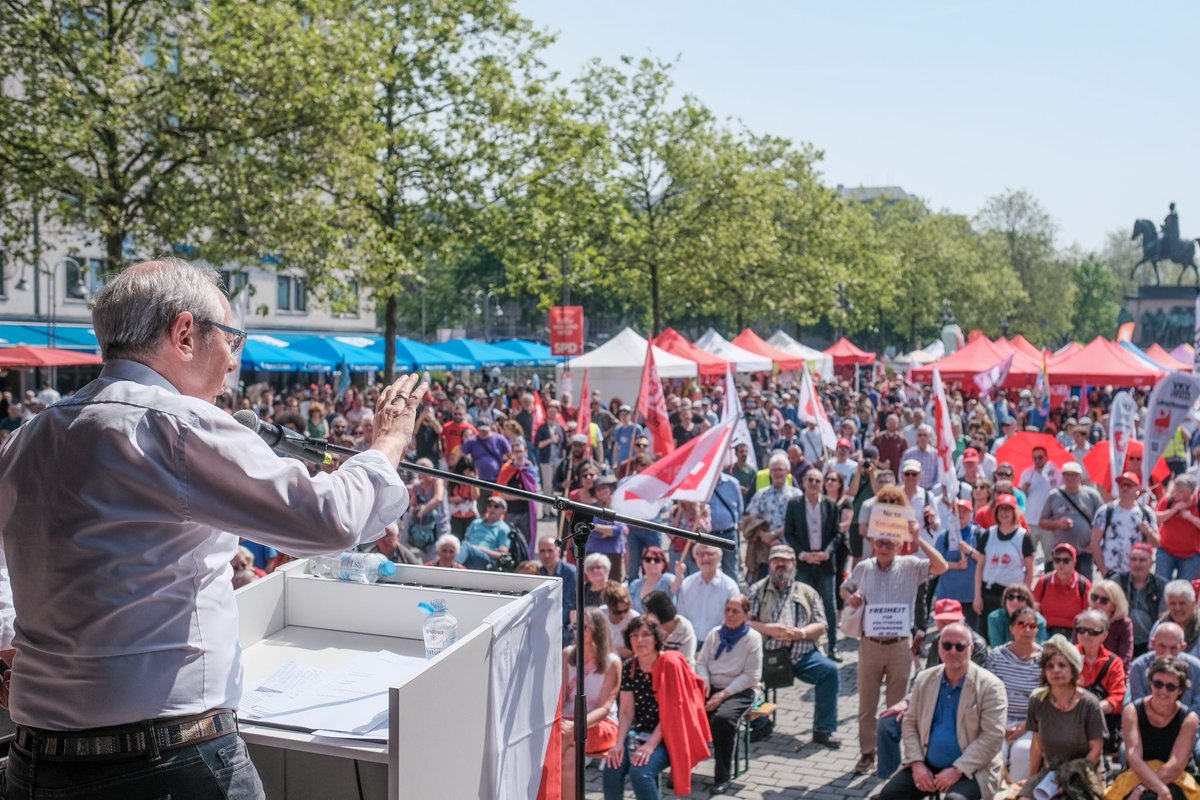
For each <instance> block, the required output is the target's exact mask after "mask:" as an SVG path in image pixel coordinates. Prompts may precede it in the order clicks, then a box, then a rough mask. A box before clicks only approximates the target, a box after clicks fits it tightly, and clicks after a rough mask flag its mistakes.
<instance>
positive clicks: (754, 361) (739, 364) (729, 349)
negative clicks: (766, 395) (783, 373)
mask: <svg viewBox="0 0 1200 800" xmlns="http://www.w3.org/2000/svg"><path fill="white" fill-rule="evenodd" d="M696 347H699V348H700V349H701V350H704V351H705V352H708V353H712V354H713V355H714V356H720V357H721V358H723V359H725V360H726V361H731V362H733V369H734V371H735V372H770V371H771V368H772V367H773V366H775V362H774V361H772V360H771V359H769V358H767V357H766V356H760V355H759V354H758V353H751V352H750V351H749V350H746V349H744V348H741V347H738V346H737V345H736V344H734V343H733V342H731V341H729V340H728V339H726V338H725V337H724V336H722V335H721V334H719V333H717V332H716V331H715V330H713V329H712V328H709V329H708V331H707V332H706V333H705V334H704V335H703V336H701V337H700V338H699V339H697V340H696Z"/></svg>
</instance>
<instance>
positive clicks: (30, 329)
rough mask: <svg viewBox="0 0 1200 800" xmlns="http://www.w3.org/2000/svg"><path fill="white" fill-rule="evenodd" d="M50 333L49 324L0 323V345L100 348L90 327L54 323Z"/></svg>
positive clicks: (97, 349) (76, 348) (64, 348)
mask: <svg viewBox="0 0 1200 800" xmlns="http://www.w3.org/2000/svg"><path fill="white" fill-rule="evenodd" d="M51 333H52V332H51V329H50V326H48V325H41V324H38V323H29V324H22V323H4V324H0V347H11V346H13V345H19V344H23V345H28V346H30V347H56V348H59V349H60V350H90V351H93V352H99V350H100V345H99V343H97V341H96V332H95V331H93V330H92V329H91V328H88V327H77V326H69V325H55V326H54V329H53V335H51Z"/></svg>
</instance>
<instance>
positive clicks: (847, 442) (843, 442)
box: [837, 439, 850, 450]
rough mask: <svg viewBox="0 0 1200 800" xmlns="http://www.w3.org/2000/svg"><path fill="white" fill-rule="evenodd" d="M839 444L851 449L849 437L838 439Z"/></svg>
mask: <svg viewBox="0 0 1200 800" xmlns="http://www.w3.org/2000/svg"><path fill="white" fill-rule="evenodd" d="M837 446H838V447H844V448H846V449H847V450H849V449H850V440H849V439H838V440H837Z"/></svg>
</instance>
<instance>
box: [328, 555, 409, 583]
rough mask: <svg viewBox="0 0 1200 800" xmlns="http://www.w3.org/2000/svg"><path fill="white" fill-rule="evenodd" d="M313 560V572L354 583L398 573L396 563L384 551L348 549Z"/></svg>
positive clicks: (366, 581) (370, 581) (371, 581)
mask: <svg viewBox="0 0 1200 800" xmlns="http://www.w3.org/2000/svg"><path fill="white" fill-rule="evenodd" d="M312 561H313V569H312V574H314V575H317V576H320V577H322V578H338V579H340V580H343V581H352V582H354V583H374V582H375V581H377V580H379V579H380V578H383V577H386V576H388V575H395V574H396V565H395V564H393V563H392V562H391V561H389V560H388V559H387V556H385V555H383V554H382V553H356V552H354V551H352V550H348V551H346V552H345V553H342V554H341V555H336V556H317V557H316V558H314V559H313V560H312Z"/></svg>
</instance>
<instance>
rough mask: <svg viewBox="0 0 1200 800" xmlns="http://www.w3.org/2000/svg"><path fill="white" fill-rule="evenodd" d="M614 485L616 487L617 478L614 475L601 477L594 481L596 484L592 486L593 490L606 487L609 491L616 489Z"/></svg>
mask: <svg viewBox="0 0 1200 800" xmlns="http://www.w3.org/2000/svg"><path fill="white" fill-rule="evenodd" d="M616 485H617V476H616V475H601V476H600V477H599V478H597V479H596V483H595V484H594V486H593V488H595V489H599V488H600V487H601V486H607V487H609V488H610V489H613V488H616Z"/></svg>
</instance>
